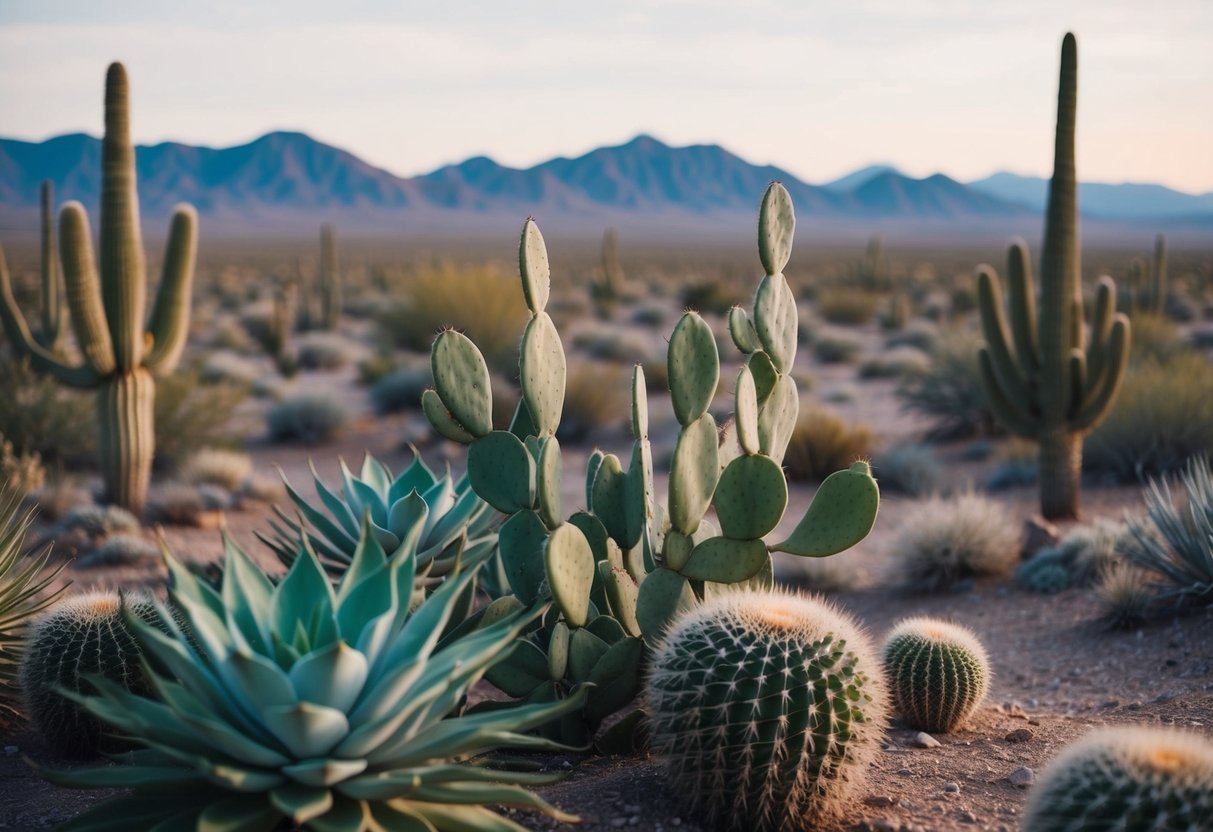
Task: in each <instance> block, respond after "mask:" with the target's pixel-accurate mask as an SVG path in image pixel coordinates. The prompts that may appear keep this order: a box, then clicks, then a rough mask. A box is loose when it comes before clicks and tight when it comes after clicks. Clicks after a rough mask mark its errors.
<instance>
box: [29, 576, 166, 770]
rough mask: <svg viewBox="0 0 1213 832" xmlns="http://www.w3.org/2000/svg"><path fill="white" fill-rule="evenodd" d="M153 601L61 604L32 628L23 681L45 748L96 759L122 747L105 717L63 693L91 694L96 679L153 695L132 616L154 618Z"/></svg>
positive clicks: (107, 594)
mask: <svg viewBox="0 0 1213 832" xmlns="http://www.w3.org/2000/svg"><path fill="white" fill-rule="evenodd" d="M154 614H155V607H154V605H153V602H152V599H151V597H150V596H148V595H125V596H122V595H119V594H118V593H116V592H112V591H108V590H98V591H94V592H88V593H84V594H81V595H73V596H70V597H68V598H66V599H64V600H63V601H61V602H59V603H58V604H57V605H56V606H55V607H54V608H52V609H51V610H49V611H48V612H47V613H46V614H44V615H43V616H42V617H41V618H39V619H38V620H37V621H35V622H34V624H33V626H32V627H31V629H30V634H29V641H28V644H27V645H26V651H25V656H24V658H23V659H22V662H21V671H20V680H21V689H22V690H23V691H24V698H25V712H26V714H27V715H28V716H29V718H30V721H31V722H32V723H33V725H34V727H35V728H36V729H37V730H38V733H39V734H40V735H41V736H42V739H43V740H44V741H45V742H46V744H47V745H48V746H49V747H50V748H51V749H52V750H53V751H54V752H55V753H56V754H59V755H60V756H63V757H72V758H78V759H83V758H88V757H95V756H97V754H98V753H100V752H101V751H105V750H113V749H115V748H118V747H121V743H120V742H117V741H116V740H114V739H113V738H111V737H107V736H106V729H105V728H104V726H103V724H102V722H101V720H100V719H98V718H97V717H96V716H95V715H93V714H92V713H90V712H89V711H87V710H85V709H84V708H82V707H80V705H79V704H78V703H77V702H76V701H75V700H73V699H71V698H70V697H69V696H67V695H65V694H64V691H88V690H91V689H92V684H93V681H94V680H95V679H98V678H101V679H105V680H106V681H107V682H109V683H111V684H113V685H115V686H116V687H118V688H120V689H122V690H131V691H136V692H139V693H148V692H150V687H149V686H148V683H147V679H146V677H145V675H144V672H143V667H142V666H141V664H140V655H141V654H140V650H139V645H138V644H137V643H136V642H135V639H134V637H133V636H132V635H131V633H130V628H129V625H128V623H127V622H128V620H129V619H130V617H134V618H138V619H142V620H150V619H151V618H153V617H154Z"/></svg>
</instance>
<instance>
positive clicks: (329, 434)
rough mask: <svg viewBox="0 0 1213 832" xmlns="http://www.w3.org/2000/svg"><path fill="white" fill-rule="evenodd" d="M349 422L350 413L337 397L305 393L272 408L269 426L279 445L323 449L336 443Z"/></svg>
mask: <svg viewBox="0 0 1213 832" xmlns="http://www.w3.org/2000/svg"><path fill="white" fill-rule="evenodd" d="M349 418H350V414H349V411H347V410H346V409H345V405H343V404H342V403H341V401H340V400H338V399H337V398H336V397H335V396H332V395H326V394H323V393H301V394H298V395H295V396H292V397H290V398H288V399H284V400H283V401H281V402H279V403H278V404H276V405H274V406H273V407H272V408H270V410H269V411H268V412H267V413H266V414H265V423H266V427H267V428H268V429H269V433H270V438H271V439H274V440H275V441H279V442H286V441H298V442H302V443H304V444H305V445H319V444H320V443H322V442H329V441H331V440H333V439H335V438H336V437H337V435H338V434H339V433H340V432H341V429H342V428H344V427H345V424H346V422H348V421H349Z"/></svg>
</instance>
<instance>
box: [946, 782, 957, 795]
mask: <svg viewBox="0 0 1213 832" xmlns="http://www.w3.org/2000/svg"><path fill="white" fill-rule="evenodd" d="M943 790H944V791H945V792H946V793H948V794H959V793H960V784H959V783H944V784H943Z"/></svg>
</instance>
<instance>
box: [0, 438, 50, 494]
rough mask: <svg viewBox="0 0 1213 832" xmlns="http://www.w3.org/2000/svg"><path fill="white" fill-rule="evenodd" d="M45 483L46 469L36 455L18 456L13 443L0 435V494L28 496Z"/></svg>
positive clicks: (40, 458)
mask: <svg viewBox="0 0 1213 832" xmlns="http://www.w3.org/2000/svg"><path fill="white" fill-rule="evenodd" d="M44 482H46V469H45V468H43V467H42V457H40V456H38V454H18V453H15V452H14V451H13V443H12V442H9V441H8V440H7V439H5V438H4V436H3V435H0V493H10V492H16V493H17V494H29V493H30V492H32V491H37V490H38V489H39V488H41V487H42V484H43V483H44Z"/></svg>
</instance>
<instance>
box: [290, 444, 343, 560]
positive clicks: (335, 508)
mask: <svg viewBox="0 0 1213 832" xmlns="http://www.w3.org/2000/svg"><path fill="white" fill-rule="evenodd" d="M307 464H308V468H309V469H310V470H311V472H312V483H313V485H314V486H315V488H316V495H317V496H319V497H320V502H322V503H324V507H325V508H327V509H328V510H329V512H330V513H331V514H332V515H333V517H335V518H336V519H337V522H338V523H340V524H341V527H342V528H343V529H345V532H346V534H345V536H346V537H347V538H349V541H350V543H353V542H354V541H355V540H357V539H358V526H359V520H360V518H361V517H362V513H361V512H359V513H357V514H355V513H354V512H353V511H352V510H351V508H350V506H349V505H346V502H345V500H343V499H342V498H341V496H340V495H339V494H338V493H337V492H336V491H334V490H333V489H331V488H329V486H328V484H327V483H326V482H325V481H324V480H322V479H320V475H319V474H318V473H316V464H315V463H314V462H312V461H311V460H310V459H309V460H308V463H307ZM284 482H285V480H284ZM287 493H288V494H289V493H290V486H289V485H288V486H287ZM292 499H294V501H295V505H297V506H299V510H300V511H303V512H304V516H306V517H307V519H308V521H309V522H311V521H312V518H311V516H310V515H309V514H308V513H307V511H306V510H305V509H304V507H303V506H304V505H306V503H305V502H304V500H303V499H302V498H298V499H296V498H292ZM316 528H317V529H321V530H322V531H323V527H322V526H319V525H317V526H316Z"/></svg>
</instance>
